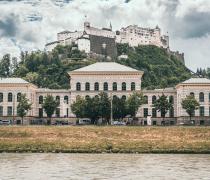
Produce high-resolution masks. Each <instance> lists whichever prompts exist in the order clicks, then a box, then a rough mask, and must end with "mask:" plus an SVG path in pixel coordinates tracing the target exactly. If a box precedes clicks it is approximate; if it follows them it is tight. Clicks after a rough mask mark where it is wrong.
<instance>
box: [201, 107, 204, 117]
mask: <svg viewBox="0 0 210 180" xmlns="http://www.w3.org/2000/svg"><path fill="white" fill-rule="evenodd" d="M200 116H205V112H204V107H203V106H201V107H200Z"/></svg>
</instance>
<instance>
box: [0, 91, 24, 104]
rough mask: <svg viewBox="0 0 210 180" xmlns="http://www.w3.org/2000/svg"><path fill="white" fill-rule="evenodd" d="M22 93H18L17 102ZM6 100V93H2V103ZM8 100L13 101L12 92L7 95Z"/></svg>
mask: <svg viewBox="0 0 210 180" xmlns="http://www.w3.org/2000/svg"><path fill="white" fill-rule="evenodd" d="M20 98H21V93H17V102H20ZM3 101H4V94H3V93H0V103H1V102H3ZM7 101H8V102H12V101H13V94H12V93H11V92H10V93H8V95H7Z"/></svg>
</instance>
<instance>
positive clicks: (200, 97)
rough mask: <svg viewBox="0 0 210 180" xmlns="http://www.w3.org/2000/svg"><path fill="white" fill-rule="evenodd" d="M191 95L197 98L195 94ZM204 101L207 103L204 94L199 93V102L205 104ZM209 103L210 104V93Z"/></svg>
mask: <svg viewBox="0 0 210 180" xmlns="http://www.w3.org/2000/svg"><path fill="white" fill-rule="evenodd" d="M190 95H191V96H194V97H195V93H194V92H191V93H190ZM204 101H205V95H204V93H203V92H200V93H199V102H204ZM209 102H210V93H209Z"/></svg>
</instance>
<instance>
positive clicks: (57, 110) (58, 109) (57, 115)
mask: <svg viewBox="0 0 210 180" xmlns="http://www.w3.org/2000/svg"><path fill="white" fill-rule="evenodd" d="M55 115H56V117H60V108H57V109H56V111H55Z"/></svg>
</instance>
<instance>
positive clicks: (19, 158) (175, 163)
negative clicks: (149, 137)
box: [0, 153, 210, 180]
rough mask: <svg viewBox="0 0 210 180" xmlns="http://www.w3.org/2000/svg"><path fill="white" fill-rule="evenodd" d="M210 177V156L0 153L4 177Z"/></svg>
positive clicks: (43, 179) (1, 177)
mask: <svg viewBox="0 0 210 180" xmlns="http://www.w3.org/2000/svg"><path fill="white" fill-rule="evenodd" d="M10 179H18V180H48V179H49V180H51V179H52V180H55V179H56V180H57V179H59V180H60V179H62V180H63V179H64V180H65V179H68V180H69V179H73V180H77V179H79V180H80V179H81V180H83V179H84V180H86V179H87V180H88V179H94V180H98V179H120V180H123V179H126V180H127V179H128V180H129V179H138V180H139V179H140V180H141V179H147V180H148V179H154V180H155V179H158V180H170V179H178V180H187V179H189V180H193V179H196V180H197V179H206V180H210V155H192V154H189V155H177V154H170V155H165V154H7V153H6V154H0V180H10Z"/></svg>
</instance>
